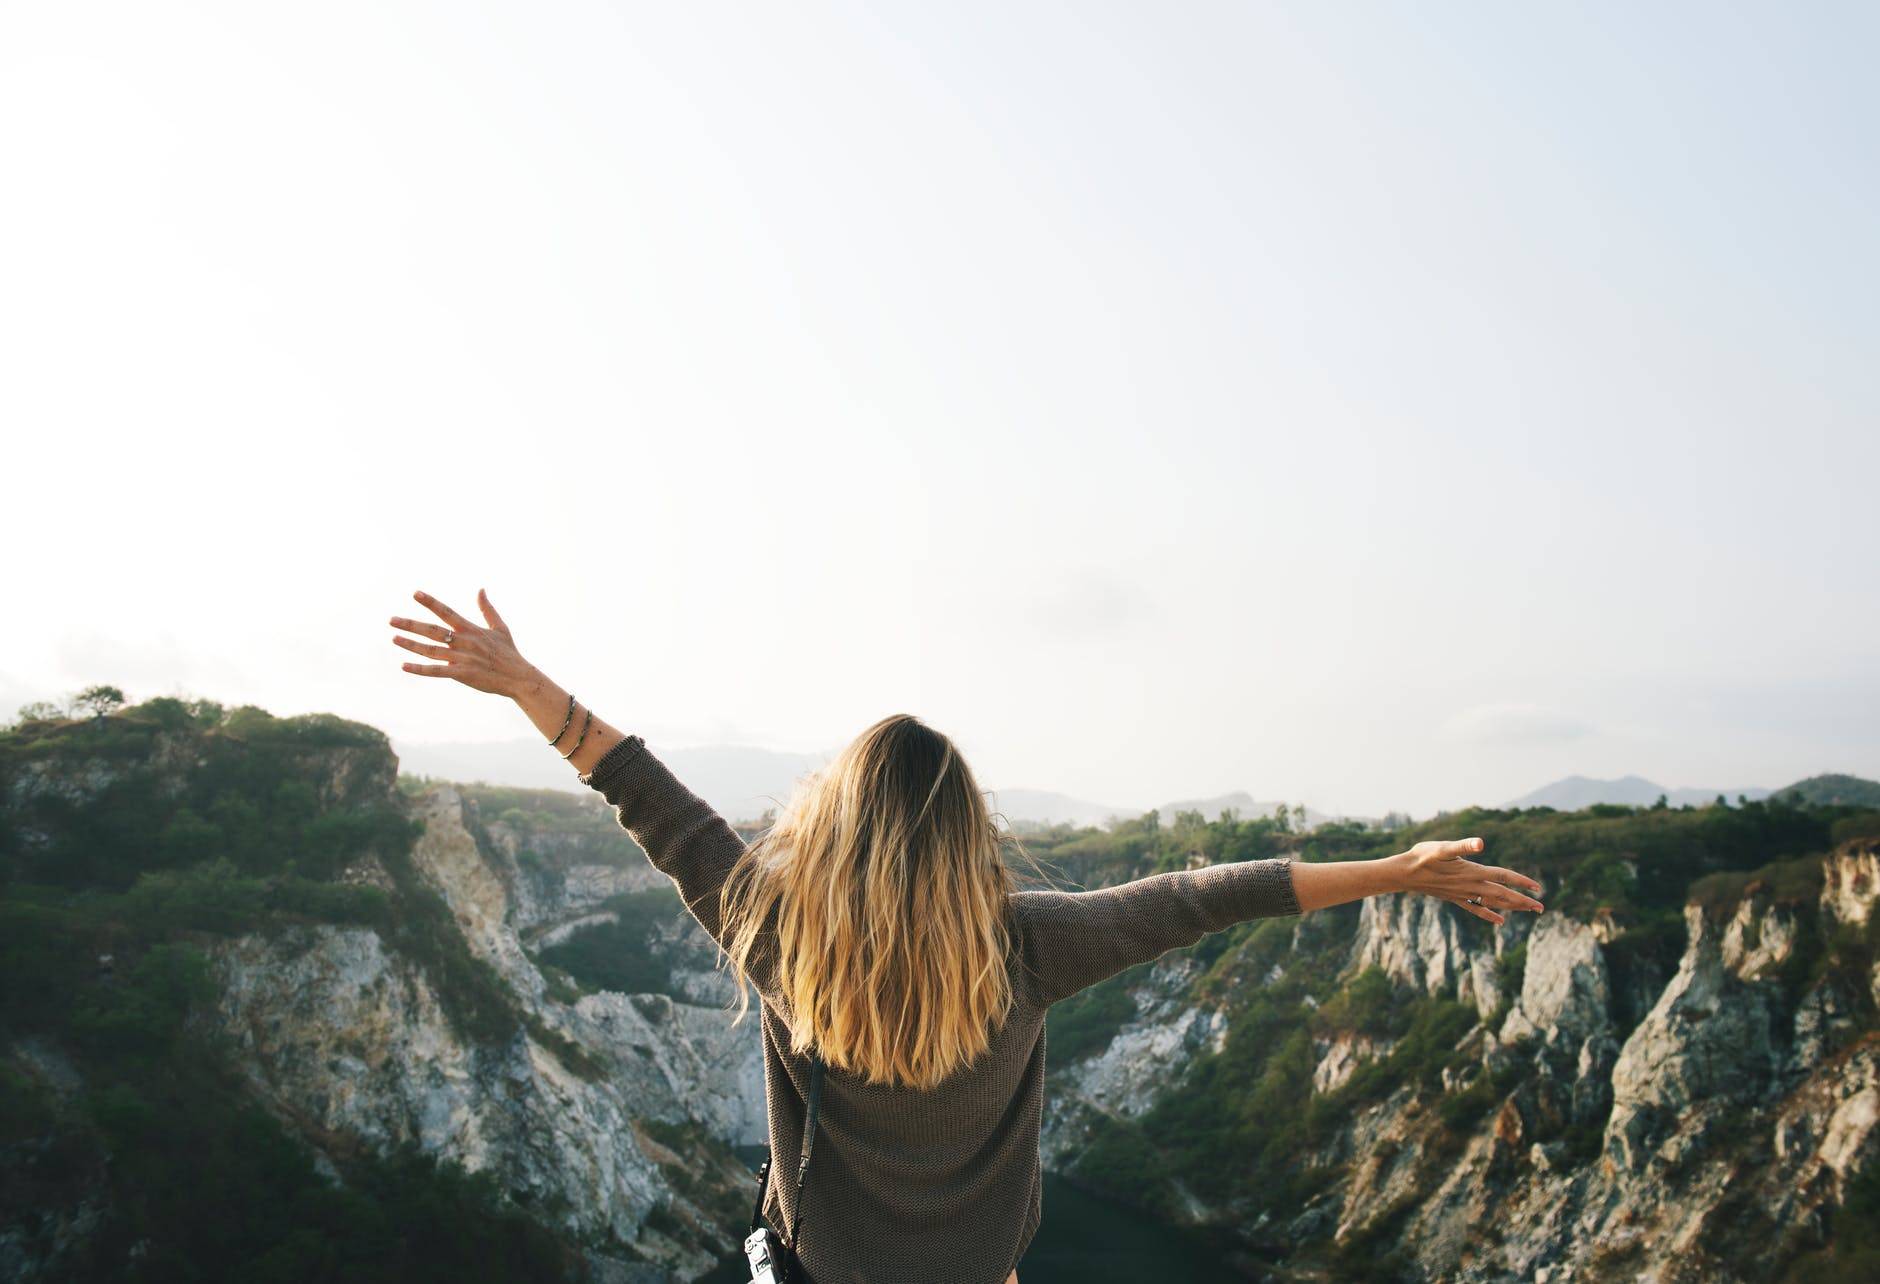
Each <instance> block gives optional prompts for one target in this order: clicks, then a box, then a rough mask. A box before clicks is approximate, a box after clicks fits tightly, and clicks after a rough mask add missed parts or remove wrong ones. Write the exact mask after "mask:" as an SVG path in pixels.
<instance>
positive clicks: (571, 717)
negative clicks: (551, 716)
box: [548, 691, 574, 749]
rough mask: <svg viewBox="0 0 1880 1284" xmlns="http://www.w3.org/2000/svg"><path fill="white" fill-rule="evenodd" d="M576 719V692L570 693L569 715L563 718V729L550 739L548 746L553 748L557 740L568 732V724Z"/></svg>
mask: <svg viewBox="0 0 1880 1284" xmlns="http://www.w3.org/2000/svg"><path fill="white" fill-rule="evenodd" d="M573 721H574V692H572V691H570V692H569V693H568V716H567V717H566V718H565V719H563V720H562V724H561V730H560V731H557V732H556V733H555V734H554V736H552V737H551V738H550V739H549V742H548V747H549V748H551V749H553V748H554V747H555V742H556V741H557V740H560V739H561V738H562V737H563V736H565V735H567V734H568V724H569V723H571V722H573Z"/></svg>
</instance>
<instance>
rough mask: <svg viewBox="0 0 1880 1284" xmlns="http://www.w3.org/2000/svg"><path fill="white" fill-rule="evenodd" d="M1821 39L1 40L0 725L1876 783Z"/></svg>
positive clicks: (1869, 641) (1470, 14) (1381, 788)
mask: <svg viewBox="0 0 1880 1284" xmlns="http://www.w3.org/2000/svg"><path fill="white" fill-rule="evenodd" d="M1877 15H1880V8H1876V7H1873V6H1860V5H1849V6H1845V7H1842V6H1835V5H1829V4H1812V5H1806V6H1795V5H1782V4H1775V3H1770V4H1763V5H1753V6H1725V5H1717V4H1701V5H1695V4H1694V5H1685V6H1678V5H1670V4H1659V5H1650V6H1640V5H1634V4H1615V5H1609V6H1590V7H1589V6H1581V5H1573V6H1568V5H1556V6H1552V7H1551V12H1547V13H1544V12H1542V11H1541V7H1540V6H1531V5H1521V6H1508V5H1499V4H1483V5H1444V6H1430V5H1416V6H1412V5H1401V6H1386V5H1360V4H1348V5H1326V4H1298V5H1286V6H1277V5H1254V4H1236V5H1210V4H1175V5H1147V4H1137V5H1096V4H1075V5H1071V4H1065V5H1046V4H1037V3H1016V4H1015V3H1000V4H996V5H961V4H952V5H933V4H908V5H896V6H888V5H871V6H866V7H864V6H860V5H826V6H824V5H757V4H753V5H720V4H710V5H704V4H701V5H667V4H660V5H654V4H646V5H626V4H612V5H608V4H597V3H553V4H551V3H539V2H538V3H530V4H524V3H519V2H515V3H505V4H470V3H461V2H459V3H449V4H445V3H437V4H431V5H416V4H387V3H376V2H375V3H371V4H361V3H333V2H329V3H325V4H321V5H297V6H287V5H279V4H256V3H252V2H245V3H229V4H189V3H175V2H172V3H166V4H162V5H151V4H136V3H126V4H96V3H83V2H80V0H72V2H67V3H60V4H30V5H29V4H0V183H4V189H3V190H4V194H5V196H4V200H3V201H0V425H4V430H5V433H6V439H7V444H6V453H5V460H6V473H7V478H6V486H5V500H4V503H3V504H0V534H3V535H4V537H5V539H6V542H7V547H8V549H9V552H10V556H8V557H7V559H6V572H5V574H6V581H5V589H6V602H7V604H8V610H7V612H6V614H7V624H6V626H5V628H4V631H3V632H0V637H3V638H4V643H3V645H0V707H4V708H5V709H6V710H7V711H10V710H11V708H12V707H13V706H14V705H16V704H18V703H20V702H22V701H25V700H29V699H35V698H41V697H46V696H52V695H56V694H60V693H64V692H67V691H71V690H75V689H77V688H78V687H79V686H81V685H84V684H88V683H92V682H115V683H117V684H118V685H120V686H123V687H124V688H125V689H126V690H127V692H128V693H129V694H130V695H131V697H132V698H133V699H141V698H145V697H147V696H150V695H157V694H163V693H166V692H170V693H189V694H199V695H206V696H209V697H212V698H215V699H218V700H222V701H224V702H225V703H230V704H233V703H241V702H253V703H258V704H261V705H263V706H265V707H267V708H269V709H271V710H273V711H274V712H277V713H282V714H286V713H295V712H302V711H307V710H330V711H333V712H336V713H340V714H343V715H345V716H348V717H353V718H358V719H361V720H363V721H367V722H370V723H373V724H375V725H377V726H379V727H382V728H384V729H385V730H387V731H388V732H390V733H391V734H392V735H393V736H394V737H395V738H400V739H404V740H482V739H504V738H510V737H513V736H516V735H521V734H532V733H531V731H530V729H529V728H528V726H527V724H526V721H525V720H524V719H523V718H522V716H521V714H520V713H519V712H517V711H516V710H515V709H514V708H513V707H511V706H509V705H507V704H505V703H503V702H501V701H499V700H496V699H493V698H491V697H487V696H483V695H479V694H477V693H475V692H472V691H470V690H468V689H467V688H464V687H462V686H460V685H458V684H455V683H450V682H440V681H435V680H427V679H420V678H416V677H413V676H410V675H408V674H405V673H403V672H401V671H400V669H399V667H398V666H399V663H400V661H402V660H403V659H405V658H407V657H406V655H405V653H404V652H402V651H400V650H398V649H397V648H394V647H393V646H392V645H391V644H390V642H389V641H388V640H387V639H388V638H389V637H390V635H391V632H392V631H391V629H390V628H389V627H388V626H387V624H386V620H387V617H389V616H390V615H392V614H394V613H397V614H412V613H414V608H415V607H416V604H415V603H414V602H412V601H411V597H410V594H411V591H412V590H413V589H414V588H419V587H422V588H425V589H428V590H430V591H432V592H435V593H437V594H439V595H440V596H442V597H443V598H445V600H446V601H449V602H451V603H453V604H454V605H457V606H458V607H459V608H460V609H472V608H473V606H474V601H473V599H474V596H475V591H476V589H477V587H478V586H479V585H482V586H486V587H488V589H489V591H490V593H491V595H492V597H493V598H494V599H495V601H496V604H497V605H498V606H499V607H500V608H502V609H503V611H504V612H505V614H506V615H507V616H508V618H509V620H510V623H511V624H512V625H513V626H514V627H515V629H516V631H517V634H518V637H519V639H520V640H521V641H522V643H523V645H524V649H525V651H526V652H527V653H528V654H529V655H530V656H531V658H533V659H534V660H535V661H536V662H537V663H538V664H540V665H541V666H542V667H543V668H545V669H547V670H548V671H549V672H550V673H551V674H552V675H554V676H555V677H556V678H557V679H558V680H559V681H561V682H562V683H564V684H565V685H568V686H570V687H571V688H572V689H573V690H574V691H575V692H576V693H577V694H578V695H580V696H581V697H582V698H583V699H585V700H588V701H590V702H591V703H593V704H594V705H595V706H596V708H597V709H598V710H599V711H600V712H601V713H602V714H603V716H605V717H607V718H608V719H610V720H612V721H614V722H616V723H617V724H619V725H622V726H624V727H627V728H630V729H639V730H644V731H647V732H648V734H649V736H654V735H657V736H661V737H664V738H666V739H667V740H668V741H671V742H675V743H676V742H681V741H705V740H720V739H722V740H732V741H738V742H745V743H752V744H762V745H770V746H773V747H779V748H793V749H806V750H814V749H822V748H825V747H832V746H833V745H835V744H838V743H840V742H841V741H843V740H845V739H847V738H848V737H849V736H851V735H853V734H854V733H855V732H856V731H859V730H860V729H861V728H862V727H863V726H865V725H866V724H867V723H868V722H870V721H872V720H873V719H875V718H876V717H879V716H881V715H883V714H886V713H889V712H895V711H903V710H905V711H910V712H915V713H918V714H920V715H922V716H923V717H925V718H927V719H928V720H929V721H931V722H932V723H933V724H934V725H936V726H938V727H939V728H941V729H942V730H944V731H947V732H949V733H951V734H953V735H954V736H956V737H957V738H958V739H959V741H960V742H961V744H962V745H963V747H964V748H965V750H966V752H967V753H968V755H969V756H970V757H971V759H972V760H973V762H974V763H975V765H976V767H977V769H978V773H979V776H980V782H981V784H982V785H985V786H987V787H1007V788H1009V787H1019V786H1029V787H1036V788H1051V789H1060V790H1063V791H1066V792H1069V793H1074V794H1078V795H1081V796H1085V797H1089V798H1093V799H1096V800H1099V801H1102V802H1106V803H1111V804H1117V805H1124V804H1133V805H1145V806H1146V805H1150V804H1152V803H1154V802H1157V801H1160V800H1163V799H1166V798H1168V797H1172V796H1193V795H1201V794H1207V793H1213V792H1217V791H1223V790H1228V789H1235V788H1246V789H1249V790H1251V791H1252V792H1253V793H1254V794H1255V795H1257V796H1259V797H1262V798H1272V797H1284V798H1291V799H1297V800H1304V801H1308V802H1310V803H1311V804H1313V805H1314V806H1317V807H1321V808H1326V809H1343V810H1348V811H1371V812H1381V811H1383V810H1385V809H1386V808H1393V807H1395V808H1404V809H1408V810H1411V811H1414V812H1417V813H1419V814H1422V813H1427V812H1428V811H1430V810H1432V809H1434V808H1436V807H1449V806H1458V805H1461V804H1464V803H1468V802H1471V801H1479V802H1485V803H1493V802H1498V801H1501V800H1503V799H1505V798H1507V797H1509V796H1512V795H1514V794H1518V793H1521V792H1523V791H1525V790H1527V789H1529V788H1531V787H1534V786H1536V785H1539V784H1541V783H1544V782H1545V781H1547V780H1550V779H1552V778H1554V777H1556V776H1559V775H1562V774H1565V773H1567V772H1572V771H1578V772H1584V773H1587V774H1592V775H1617V774H1620V773H1623V772H1638V773H1640V774H1643V775H1647V776H1651V777H1652V778H1654V779H1657V780H1659V781H1661V782H1662V783H1665V784H1668V785H1699V786H1706V787H1708V786H1715V787H1719V788H1725V787H1728V788H1734V787H1738V786H1747V785H1758V784H1760V785H1770V786H1773V785H1780V784H1784V783H1787V782H1788V781H1790V780H1793V779H1795V778H1797V777H1800V776H1802V775H1806V774H1809V773H1812V772H1815V771H1821V770H1847V771H1854V772H1858V773H1861V774H1865V775H1869V776H1877V775H1880V735H1876V732H1875V728H1876V727H1880V662H1877V661H1876V653H1877V647H1876V639H1880V627H1877V626H1880V596H1877V595H1876V591H1875V590H1876V587H1877V586H1880V576H1876V572H1875V569H1874V568H1875V565H1876V554H1880V536H1876V527H1875V523H1874V519H1873V506H1874V496H1875V484H1876V481H1875V479H1876V477H1877V476H1880V468H1877V467H1876V466H1877V465H1880V444H1877V441H1876V437H1877V434H1876V426H1877V424H1880V415H1877V413H1876V412H1877V411H1880V388H1877V386H1876V385H1877V382H1880V381H1877V378H1876V368H1877V364H1876V361H1875V354H1876V339H1880V325H1877V324H1876V299H1880V251H1876V238H1875V236H1874V234H1873V228H1874V226H1875V219H1876V205H1877V204H1880V203H1877V202H1876V186H1880V180H1877V179H1876V167H1875V164H1874V155H1873V151H1872V140H1873V138H1874V136H1875V126H1876V124H1877V123H1880V122H1877V121H1876V110H1875V108H1876V105H1877V103H1876V99H1877V94H1880V91H1876V89H1875V87H1874V80H1873V77H1872V76H1871V75H1870V68H1869V67H1868V66H1866V60H1867V59H1868V57H1869V55H1870V52H1871V50H1872V49H1873V48H1875V47H1876V43H1877V42H1880V16H1877ZM544 752H545V753H546V752H549V751H548V750H544Z"/></svg>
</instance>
